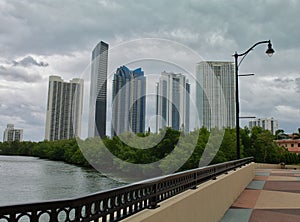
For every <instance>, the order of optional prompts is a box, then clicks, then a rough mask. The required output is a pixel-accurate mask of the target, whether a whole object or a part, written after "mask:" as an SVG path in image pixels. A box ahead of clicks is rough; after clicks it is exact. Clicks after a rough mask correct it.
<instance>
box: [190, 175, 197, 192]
mask: <svg viewBox="0 0 300 222" xmlns="http://www.w3.org/2000/svg"><path fill="white" fill-rule="evenodd" d="M193 176H194V181H193V183H194V186H193V187H192V188H191V189H192V190H196V189H197V185H198V184H197V172H194V175H193Z"/></svg>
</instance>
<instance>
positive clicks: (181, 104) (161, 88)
mask: <svg viewBox="0 0 300 222" xmlns="http://www.w3.org/2000/svg"><path fill="white" fill-rule="evenodd" d="M156 94H157V96H156V132H158V131H159V129H161V128H164V127H165V126H168V127H171V128H173V129H175V130H184V131H185V132H188V131H189V127H190V124H189V119H190V113H189V112H190V84H189V83H188V80H187V79H186V77H185V75H183V74H180V73H179V74H175V73H167V72H162V73H161V77H160V79H159V83H157V85H156Z"/></svg>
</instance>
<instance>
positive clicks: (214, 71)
mask: <svg viewBox="0 0 300 222" xmlns="http://www.w3.org/2000/svg"><path fill="white" fill-rule="evenodd" d="M196 78H197V84H196V101H197V110H198V116H199V120H200V123H199V126H200V127H202V126H205V127H206V128H207V129H209V130H210V129H211V128H215V127H216V128H223V127H230V128H234V127H235V125H236V123H235V74H234V65H233V63H232V62H216V61H203V62H200V63H198V64H197V65H196Z"/></svg>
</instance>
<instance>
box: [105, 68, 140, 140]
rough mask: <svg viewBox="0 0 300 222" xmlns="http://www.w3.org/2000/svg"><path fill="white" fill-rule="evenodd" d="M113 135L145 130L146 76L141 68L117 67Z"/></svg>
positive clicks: (113, 105) (113, 97) (113, 106)
mask: <svg viewBox="0 0 300 222" xmlns="http://www.w3.org/2000/svg"><path fill="white" fill-rule="evenodd" d="M112 99H113V101H112V127H111V135H112V136H113V135H120V134H122V133H123V132H134V133H143V132H145V119H146V78H145V76H144V72H143V71H142V69H141V68H138V69H135V70H129V69H128V68H127V67H126V66H121V67H120V68H118V69H117V71H116V73H115V74H114V79H113V96H112Z"/></svg>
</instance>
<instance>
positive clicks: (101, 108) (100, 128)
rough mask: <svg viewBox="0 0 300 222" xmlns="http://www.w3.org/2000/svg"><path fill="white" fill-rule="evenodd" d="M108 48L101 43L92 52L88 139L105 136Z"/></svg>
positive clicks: (105, 44)
mask: <svg viewBox="0 0 300 222" xmlns="http://www.w3.org/2000/svg"><path fill="white" fill-rule="evenodd" d="M108 47H109V46H108V44H107V43H105V42H102V41H101V42H99V43H98V44H97V45H96V47H95V48H94V50H93V52H92V61H91V85H90V106H89V122H88V137H95V136H100V137H103V136H105V135H106V107H107V62H108Z"/></svg>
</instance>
